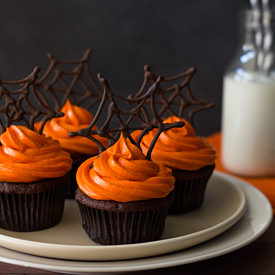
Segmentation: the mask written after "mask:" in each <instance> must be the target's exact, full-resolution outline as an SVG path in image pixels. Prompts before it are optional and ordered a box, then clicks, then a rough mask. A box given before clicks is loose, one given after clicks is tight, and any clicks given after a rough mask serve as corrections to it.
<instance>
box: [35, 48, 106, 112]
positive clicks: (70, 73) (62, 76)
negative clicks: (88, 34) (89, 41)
mask: <svg viewBox="0 0 275 275" xmlns="http://www.w3.org/2000/svg"><path fill="white" fill-rule="evenodd" d="M91 53H92V50H91V49H87V50H86V51H85V53H84V55H83V57H82V58H80V59H78V60H72V61H64V60H59V59H56V58H54V57H53V55H52V54H48V58H49V60H50V64H49V67H48V69H47V70H46V72H45V73H44V75H43V76H42V77H41V78H40V79H38V80H37V82H36V86H37V89H39V90H41V91H42V92H43V94H45V97H44V102H45V104H46V103H47V104H48V105H49V104H50V103H51V101H54V105H55V110H57V111H59V110H61V108H62V106H63V105H64V104H65V101H66V99H67V98H69V99H70V101H71V103H72V104H75V105H79V106H83V107H84V105H85V104H86V105H87V106H85V107H86V108H87V109H91V108H92V107H93V106H94V105H95V104H96V103H99V102H100V100H101V96H102V92H101V89H100V87H99V85H98V83H97V81H96V80H95V79H94V78H93V76H92V73H91V71H90V56H91ZM45 92H46V93H45Z"/></svg>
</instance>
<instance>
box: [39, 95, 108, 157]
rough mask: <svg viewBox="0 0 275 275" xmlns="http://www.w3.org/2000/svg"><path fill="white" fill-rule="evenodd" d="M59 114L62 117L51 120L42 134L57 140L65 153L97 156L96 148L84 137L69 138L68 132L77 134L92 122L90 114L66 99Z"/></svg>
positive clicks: (103, 140) (102, 139)
mask: <svg viewBox="0 0 275 275" xmlns="http://www.w3.org/2000/svg"><path fill="white" fill-rule="evenodd" d="M61 112H63V113H64V116H63V117H59V118H52V119H51V120H50V121H47V123H46V124H45V126H44V129H43V134H45V135H46V136H50V137H52V138H54V139H57V140H58V141H59V143H60V145H61V146H62V148H64V149H65V150H66V151H68V152H70V153H76V154H84V155H95V154H98V146H97V145H96V144H95V143H94V142H93V141H91V140H89V139H88V138H85V137H80V136H75V137H70V136H69V133H70V132H77V131H78V130H80V129H83V128H87V127H88V126H89V124H90V123H91V122H92V120H93V116H92V114H91V113H90V112H89V111H88V110H86V109H84V108H82V107H79V106H76V105H72V104H71V103H70V101H69V100H68V99H67V101H66V103H65V105H64V106H63V107H62V109H61ZM39 127H40V123H37V124H36V129H39ZM96 139H98V140H100V142H101V143H103V144H106V143H107V141H106V140H105V139H104V138H101V137H98V136H96Z"/></svg>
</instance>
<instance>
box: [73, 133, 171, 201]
mask: <svg viewBox="0 0 275 275" xmlns="http://www.w3.org/2000/svg"><path fill="white" fill-rule="evenodd" d="M91 164H92V168H90V167H91ZM76 179H77V184H78V186H79V188H80V189H81V190H82V191H83V192H84V193H85V194H86V195H87V196H89V197H91V198H93V199H97V200H113V201H119V202H128V201H138V200H147V199H152V198H163V197H166V196H167V195H168V194H169V193H170V192H171V191H172V190H173V189H174V181H175V179H174V177H173V176H172V171H171V170H170V169H169V168H166V167H164V166H163V165H158V164H157V163H155V162H152V161H149V160H146V158H145V156H144V155H143V153H142V152H141V151H140V150H139V149H138V147H136V146H135V145H133V144H132V143H131V142H130V140H129V139H126V138H124V137H123V135H122V134H121V136H120V139H119V140H118V141H117V142H116V143H115V144H114V145H113V146H111V147H110V148H108V149H107V150H106V151H104V152H103V153H102V154H101V155H100V156H99V157H93V158H90V159H88V160H86V161H85V162H84V163H82V165H81V166H80V167H79V169H78V171H77V174H76Z"/></svg>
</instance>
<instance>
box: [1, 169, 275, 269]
mask: <svg viewBox="0 0 275 275" xmlns="http://www.w3.org/2000/svg"><path fill="white" fill-rule="evenodd" d="M215 173H216V174H218V175H220V176H222V177H226V178H228V179H229V180H233V181H235V184H237V185H240V186H242V187H243V188H244V189H245V187H247V188H248V189H250V190H251V191H252V192H254V194H257V195H258V196H259V195H260V198H261V200H262V203H263V204H264V205H265V208H266V211H267V212H268V213H267V212H266V215H267V217H266V220H265V223H264V224H263V226H262V227H261V228H260V229H259V230H258V231H257V232H256V233H255V232H254V233H253V234H252V235H249V236H247V237H245V238H244V239H243V241H242V242H239V243H236V244H233V245H230V246H229V245H227V247H224V248H222V249H219V250H216V251H212V252H208V253H205V254H204V255H199V256H195V257H194V256H192V257H189V258H187V259H182V258H178V259H177V258H175V257H176V256H177V255H180V254H181V251H178V252H175V253H172V254H171V255H173V254H174V259H170V260H169V262H167V261H166V262H156V261H157V260H158V258H160V257H163V256H165V255H162V256H156V257H150V258H147V259H148V261H147V262H145V263H142V264H140V263H139V264H138V265H127V264H126V263H127V262H129V261H130V262H135V261H137V260H139V259H133V260H122V261H120V262H121V263H125V264H126V266H119V267H118V266H116V267H113V266H110V267H102V266H100V267H95V266H93V267H92V266H83V267H79V266H77V267H71V266H70V267H69V268H68V266H66V265H65V264H59V263H55V262H56V261H60V260H58V259H49V260H50V262H51V263H52V264H51V265H49V263H48V264H44V263H37V262H34V260H33V259H28V260H21V259H14V258H8V257H3V256H1V255H0V261H2V262H5V263H8V264H14V265H19V266H25V267H31V268H37V269H42V270H50V271H56V272H58V271H61V272H80V273H82V274H84V273H88V272H89V273H91V272H105V273H111V272H131V271H142V270H149V269H158V268H167V267H172V266H177V265H183V264H187V263H193V262H198V261H202V260H206V259H210V258H214V257H217V256H221V255H224V254H227V253H230V252H232V251H235V250H237V249H239V248H241V247H244V246H246V245H248V244H249V243H251V242H253V241H254V240H255V239H257V238H259V237H260V236H261V235H262V234H263V233H264V232H265V231H266V229H267V228H268V227H269V226H270V224H271V222H272V219H273V211H272V207H271V204H270V203H269V201H268V199H267V198H266V196H265V195H264V194H263V193H262V192H261V191H260V190H258V189H257V188H255V187H254V186H252V185H250V184H249V183H247V182H245V181H243V180H241V179H238V178H236V177H234V176H231V175H228V174H225V173H222V172H215ZM243 192H244V193H245V195H246V196H247V193H246V192H247V191H246V190H243ZM248 206H249V205H248ZM246 215H248V214H247V213H245V214H244V217H245V216H246ZM244 217H243V218H244ZM242 230H244V229H242ZM225 234H226V233H225ZM220 242H221V243H222V242H223V240H221V241H220ZM209 243H211V240H210V241H209ZM207 245H208V244H204V246H206V247H207ZM2 249H3V250H4V251H5V250H9V249H6V248H2ZM190 249H191V250H192V248H190ZM205 249H206V250H207V248H205ZM12 252H13V253H15V254H16V255H17V254H18V255H19V256H20V254H24V253H20V252H15V251H12ZM24 255H25V254H24ZM27 256H29V257H34V258H38V259H39V258H40V257H39V256H33V255H27ZM66 261H67V262H68V260H62V262H64V263H66ZM70 262H76V263H79V262H81V261H70ZM106 262H117V261H103V262H102V263H106ZM88 263H91V264H92V263H99V262H98V261H88ZM103 265H104V264H103ZM50 266H51V268H50Z"/></svg>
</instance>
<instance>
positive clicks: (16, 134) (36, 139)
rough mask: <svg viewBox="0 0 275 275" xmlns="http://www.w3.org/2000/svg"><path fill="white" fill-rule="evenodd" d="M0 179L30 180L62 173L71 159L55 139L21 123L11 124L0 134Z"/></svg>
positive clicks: (67, 168)
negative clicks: (20, 124) (18, 124)
mask: <svg viewBox="0 0 275 275" xmlns="http://www.w3.org/2000/svg"><path fill="white" fill-rule="evenodd" d="M0 142H1V145H0V181H1V182H33V181H38V180H41V179H45V178H57V177H61V176H64V175H65V174H66V173H67V172H68V171H69V170H71V166H72V160H71V157H70V155H69V153H67V152H65V151H64V150H63V149H62V148H61V146H60V145H59V143H58V141H56V140H53V139H51V138H47V137H45V136H44V135H40V134H38V133H37V132H35V131H32V130H30V129H28V128H26V127H24V126H16V125H12V126H10V127H8V128H7V129H6V131H5V132H4V133H3V134H2V135H1V136H0Z"/></svg>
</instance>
